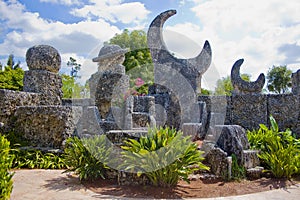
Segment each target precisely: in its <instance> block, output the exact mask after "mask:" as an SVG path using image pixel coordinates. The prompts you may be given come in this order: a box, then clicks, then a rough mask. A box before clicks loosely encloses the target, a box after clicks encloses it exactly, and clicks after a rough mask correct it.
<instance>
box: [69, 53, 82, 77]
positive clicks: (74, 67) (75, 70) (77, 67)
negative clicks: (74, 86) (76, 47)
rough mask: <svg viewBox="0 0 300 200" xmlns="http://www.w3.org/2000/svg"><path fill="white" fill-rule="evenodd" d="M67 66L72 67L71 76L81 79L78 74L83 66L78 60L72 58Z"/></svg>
mask: <svg viewBox="0 0 300 200" xmlns="http://www.w3.org/2000/svg"><path fill="white" fill-rule="evenodd" d="M67 66H68V67H71V73H70V74H71V76H72V77H75V78H80V76H79V75H78V72H79V71H80V69H81V64H78V63H77V60H76V59H75V58H73V57H70V60H69V61H68V62H67Z"/></svg>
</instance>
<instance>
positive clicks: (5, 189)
mask: <svg viewBox="0 0 300 200" xmlns="http://www.w3.org/2000/svg"><path fill="white" fill-rule="evenodd" d="M12 160H13V157H12V156H11V155H10V143H9V141H8V140H7V139H6V138H5V137H4V136H2V135H0V199H4V200H5V199H9V197H10V194H11V192H12V189H13V181H12V177H13V173H10V172H9V170H10V168H11V166H12Z"/></svg>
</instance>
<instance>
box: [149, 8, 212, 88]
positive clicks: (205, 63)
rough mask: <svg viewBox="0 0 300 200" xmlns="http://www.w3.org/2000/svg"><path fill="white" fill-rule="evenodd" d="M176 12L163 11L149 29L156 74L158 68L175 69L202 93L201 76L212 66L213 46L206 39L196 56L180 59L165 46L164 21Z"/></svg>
mask: <svg viewBox="0 0 300 200" xmlns="http://www.w3.org/2000/svg"><path fill="white" fill-rule="evenodd" d="M175 14H176V10H168V11H165V12H162V13H161V14H159V15H158V16H157V17H156V18H155V19H154V20H153V21H152V22H151V24H150V26H149V29H148V33H147V42H148V47H149V48H150V53H151V56H152V59H153V63H154V71H155V76H156V75H157V73H156V70H159V69H163V70H166V71H169V70H170V69H174V70H176V71H177V73H180V75H181V76H183V77H184V79H186V81H187V82H189V84H190V85H191V87H192V88H193V89H194V91H195V92H196V93H201V77H202V75H203V74H204V73H205V71H206V70H207V69H208V68H209V66H210V63H211V57H212V55H211V54H212V53H211V48H210V45H209V43H208V41H206V42H205V44H204V47H203V49H202V51H201V52H200V53H199V54H198V56H196V57H195V58H189V59H178V58H176V57H174V56H173V55H172V53H170V52H169V51H168V49H167V47H166V46H165V42H164V41H163V36H162V32H163V31H162V28H163V25H164V23H165V22H166V21H167V20H168V19H169V18H170V17H171V16H173V15H175ZM168 76H171V77H173V78H175V76H174V74H172V73H171V74H170V73H168ZM174 82H176V80H174ZM156 83H158V82H156ZM159 84H160V83H159Z"/></svg>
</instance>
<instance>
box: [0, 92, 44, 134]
mask: <svg viewBox="0 0 300 200" xmlns="http://www.w3.org/2000/svg"><path fill="white" fill-rule="evenodd" d="M39 104H40V95H39V94H36V93H28V92H19V91H12V90H4V89H0V111H1V112H0V122H2V123H4V127H3V129H4V130H9V129H11V128H12V127H11V126H12V124H11V120H12V116H13V115H14V112H15V110H16V108H17V107H18V106H37V105H39Z"/></svg>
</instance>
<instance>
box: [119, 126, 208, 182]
mask: <svg viewBox="0 0 300 200" xmlns="http://www.w3.org/2000/svg"><path fill="white" fill-rule="evenodd" d="M122 149H123V150H125V151H123V152H122V154H123V159H124V162H123V165H122V167H123V169H124V170H126V171H131V172H133V173H137V174H138V175H142V174H145V175H146V176H147V177H148V178H149V179H150V181H151V182H152V184H153V185H155V186H162V187H171V186H174V185H176V184H177V182H178V180H179V179H180V178H182V179H183V180H185V181H187V182H188V181H189V180H188V175H189V174H191V173H193V172H194V171H196V170H199V169H205V170H208V169H209V168H208V167H207V166H205V165H204V164H202V162H201V161H202V160H203V157H202V153H203V152H200V151H198V150H197V145H196V144H194V143H192V142H191V139H190V137H183V136H182V132H177V131H176V130H175V129H170V128H168V127H167V128H160V129H157V128H150V129H149V133H148V135H147V136H146V137H141V138H140V139H139V140H138V141H136V140H134V139H129V140H127V141H125V145H124V146H122Z"/></svg>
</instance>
